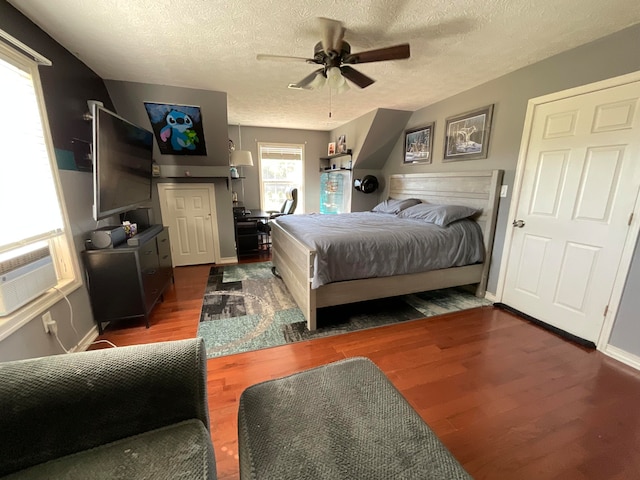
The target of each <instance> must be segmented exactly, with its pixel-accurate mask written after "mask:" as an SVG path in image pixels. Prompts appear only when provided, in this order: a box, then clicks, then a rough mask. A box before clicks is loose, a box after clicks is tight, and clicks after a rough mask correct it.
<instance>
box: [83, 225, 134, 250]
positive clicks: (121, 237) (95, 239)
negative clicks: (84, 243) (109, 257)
mask: <svg viewBox="0 0 640 480" xmlns="http://www.w3.org/2000/svg"><path fill="white" fill-rule="evenodd" d="M126 240H127V235H126V233H125V231H124V228H122V226H121V225H117V226H115V225H110V226H107V227H102V228H98V229H97V230H94V231H92V232H91V234H90V235H89V242H90V243H89V247H90V248H92V249H95V250H100V249H103V248H113V247H117V246H118V245H120V244H121V243H124V242H125V241H126Z"/></svg>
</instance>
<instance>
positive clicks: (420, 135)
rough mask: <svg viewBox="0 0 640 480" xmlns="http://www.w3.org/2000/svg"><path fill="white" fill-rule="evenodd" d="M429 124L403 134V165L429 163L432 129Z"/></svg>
mask: <svg viewBox="0 0 640 480" xmlns="http://www.w3.org/2000/svg"><path fill="white" fill-rule="evenodd" d="M434 125H435V123H434V122H431V123H430V124H428V125H425V126H424V127H419V128H413V129H411V130H407V131H406V132H404V163H405V164H413V163H431V155H432V151H433V128H434Z"/></svg>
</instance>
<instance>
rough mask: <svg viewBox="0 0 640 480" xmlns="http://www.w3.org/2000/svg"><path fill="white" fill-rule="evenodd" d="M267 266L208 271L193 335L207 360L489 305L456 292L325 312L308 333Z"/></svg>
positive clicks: (336, 307) (337, 307)
mask: <svg viewBox="0 0 640 480" xmlns="http://www.w3.org/2000/svg"><path fill="white" fill-rule="evenodd" d="M271 267H272V264H271V262H262V263H248V264H242V265H230V266H224V267H211V272H210V273H209V280H208V283H207V288H206V290H205V294H204V301H203V305H202V313H201V316H200V323H199V325H198V336H199V337H202V338H204V341H205V344H206V347H207V356H208V357H209V358H212V357H219V356H223V355H230V354H233V353H240V352H248V351H251V350H258V349H262V348H268V347H275V346H278V345H284V344H286V343H293V342H300V341H303V340H312V339H314V338H321V337H328V336H331V335H338V334H341V333H349V332H354V331H357V330H362V329H365V328H373V327H379V326H383V325H390V324H393V323H398V322H404V321H407V320H415V319H418V318H424V317H432V316H434V315H440V314H443V313H449V312H455V311H459V310H465V309H469V308H475V307H480V306H484V305H491V302H489V301H488V300H485V299H482V298H477V297H475V296H474V295H473V294H471V293H469V292H468V291H465V290H463V289H458V288H446V289H443V290H434V291H431V292H423V293H418V294H413V295H403V296H400V297H392V298H384V299H380V300H372V301H369V302H360V303H353V304H350V305H340V306H335V307H327V308H322V309H319V310H318V329H317V330H315V331H313V332H310V331H308V330H307V328H306V321H305V319H304V316H303V315H302V312H301V311H300V309H299V308H298V307H297V306H296V304H295V302H294V300H293V298H292V297H291V295H290V294H289V292H288V290H287V287H286V286H285V285H284V282H283V281H282V280H281V279H279V278H277V277H275V276H274V275H273V274H272V273H271Z"/></svg>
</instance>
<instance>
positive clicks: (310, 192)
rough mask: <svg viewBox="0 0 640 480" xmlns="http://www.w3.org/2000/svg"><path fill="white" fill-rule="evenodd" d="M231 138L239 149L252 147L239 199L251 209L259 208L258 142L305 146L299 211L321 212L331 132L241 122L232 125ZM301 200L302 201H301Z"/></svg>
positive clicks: (239, 189)
mask: <svg viewBox="0 0 640 480" xmlns="http://www.w3.org/2000/svg"><path fill="white" fill-rule="evenodd" d="M228 134H229V138H230V139H231V140H233V143H234V144H235V146H236V149H237V150H240V138H239V137H240V136H242V150H249V151H250V152H251V156H252V157H253V164H254V166H253V167H241V168H242V174H243V175H244V176H245V177H246V178H245V179H244V180H242V182H243V183H244V199H243V198H242V190H241V187H240V186H238V187H236V186H235V184H236V183H240V181H239V180H238V181H234V182H233V183H234V187H233V188H238V192H237V193H238V200H239V201H241V202H244V205H245V206H246V207H248V208H250V209H251V208H259V207H260V183H259V181H260V180H259V172H258V158H259V157H258V143H259V142H260V143H295V144H299V145H304V187H303V188H304V192H303V196H304V197H303V198H299V200H298V207H297V208H296V213H311V212H319V211H320V160H319V159H320V157H323V156H326V155H327V145H328V144H329V132H324V131H322V132H321V131H314V130H292V129H286V128H264V127H251V126H244V125H241V126H240V129H238V125H229V129H228ZM300 200H302V202H301V201H300Z"/></svg>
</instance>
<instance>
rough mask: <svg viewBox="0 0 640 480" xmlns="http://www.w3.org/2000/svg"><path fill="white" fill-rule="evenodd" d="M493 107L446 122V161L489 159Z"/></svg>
mask: <svg viewBox="0 0 640 480" xmlns="http://www.w3.org/2000/svg"><path fill="white" fill-rule="evenodd" d="M492 117H493V105H488V106H486V107H482V108H479V109H477V110H473V111H471V112H466V113H462V114H460V115H456V116H454V117H449V118H447V119H446V121H445V142H444V161H445V162H453V161H456V160H475V159H480V158H487V151H488V149H489V135H490V133H491V120H492Z"/></svg>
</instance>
